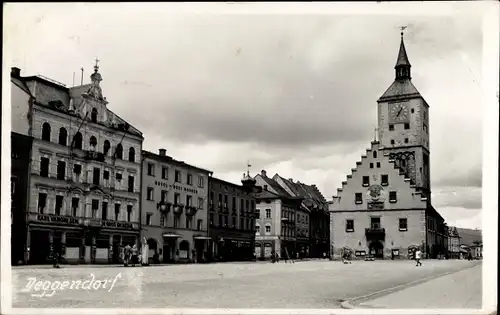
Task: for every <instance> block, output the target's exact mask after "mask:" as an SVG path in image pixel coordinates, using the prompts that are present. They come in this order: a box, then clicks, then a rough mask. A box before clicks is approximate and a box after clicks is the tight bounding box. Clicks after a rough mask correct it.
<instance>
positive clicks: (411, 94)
mask: <svg viewBox="0 0 500 315" xmlns="http://www.w3.org/2000/svg"><path fill="white" fill-rule="evenodd" d="M417 97H422V95H420V93H419V92H418V90H417V88H416V87H415V86H414V85H413V83H412V82H411V81H410V80H395V81H394V82H393V83H392V84H391V86H390V87H389V88H388V89H387V90H386V91H385V92H384V94H383V95H382V96H381V97H380V98H379V99H378V101H377V102H384V101H391V100H398V99H407V98H417Z"/></svg>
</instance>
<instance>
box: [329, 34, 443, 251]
mask: <svg viewBox="0 0 500 315" xmlns="http://www.w3.org/2000/svg"><path fill="white" fill-rule="evenodd" d="M410 70H411V65H410V62H409V60H408V56H407V53H406V49H405V45H404V41H403V33H401V45H400V49H399V54H398V58H397V62H396V66H395V74H396V77H395V80H394V82H393V83H392V85H391V86H390V87H389V88H388V89H387V91H386V92H385V93H384V94H383V95H382V97H380V99H379V100H378V101H377V103H378V136H379V140H378V141H373V142H372V143H371V147H370V148H369V149H367V150H366V154H365V155H362V157H361V160H360V161H358V162H356V167H355V168H353V169H351V171H352V173H351V174H350V175H347V180H346V181H344V182H342V188H339V189H338V190H337V196H334V197H333V201H332V202H331V204H330V207H329V209H330V218H331V224H330V229H331V230H330V237H331V246H332V252H333V253H334V255H335V256H338V255H340V253H341V250H342V248H344V247H347V248H350V249H351V250H352V251H353V252H354V253H355V254H356V256H364V255H374V256H375V257H378V258H387V257H389V258H390V257H392V255H394V256H396V257H408V256H409V255H410V254H411V251H412V250H413V249H414V248H416V247H417V246H418V247H420V248H421V249H422V250H423V252H424V254H425V256H426V257H437V255H439V254H445V252H446V250H447V248H445V247H446V246H445V244H446V242H445V239H446V238H447V235H446V226H445V224H444V219H443V218H442V217H441V215H440V214H439V213H438V212H437V211H436V210H435V209H434V207H433V206H432V204H431V200H430V197H431V180H430V160H429V156H430V147H429V105H428V104H427V102H426V101H425V100H424V98H423V97H422V96H421V95H420V93H419V92H418V91H417V89H416V88H415V86H414V85H413V83H412V82H411V71H410Z"/></svg>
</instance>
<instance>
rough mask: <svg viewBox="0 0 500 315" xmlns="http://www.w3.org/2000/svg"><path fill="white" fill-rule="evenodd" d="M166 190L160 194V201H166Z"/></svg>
mask: <svg viewBox="0 0 500 315" xmlns="http://www.w3.org/2000/svg"><path fill="white" fill-rule="evenodd" d="M167 194H168V190H162V191H161V192H160V201H162V202H163V201H167Z"/></svg>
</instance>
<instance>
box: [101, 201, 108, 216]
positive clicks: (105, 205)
mask: <svg viewBox="0 0 500 315" xmlns="http://www.w3.org/2000/svg"><path fill="white" fill-rule="evenodd" d="M101 218H102V219H103V220H107V219H108V203H107V202H106V201H103V202H102V213H101Z"/></svg>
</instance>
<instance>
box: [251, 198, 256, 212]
mask: <svg viewBox="0 0 500 315" xmlns="http://www.w3.org/2000/svg"><path fill="white" fill-rule="evenodd" d="M254 210H255V201H253V200H252V201H250V211H251V212H253V211H254Z"/></svg>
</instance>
